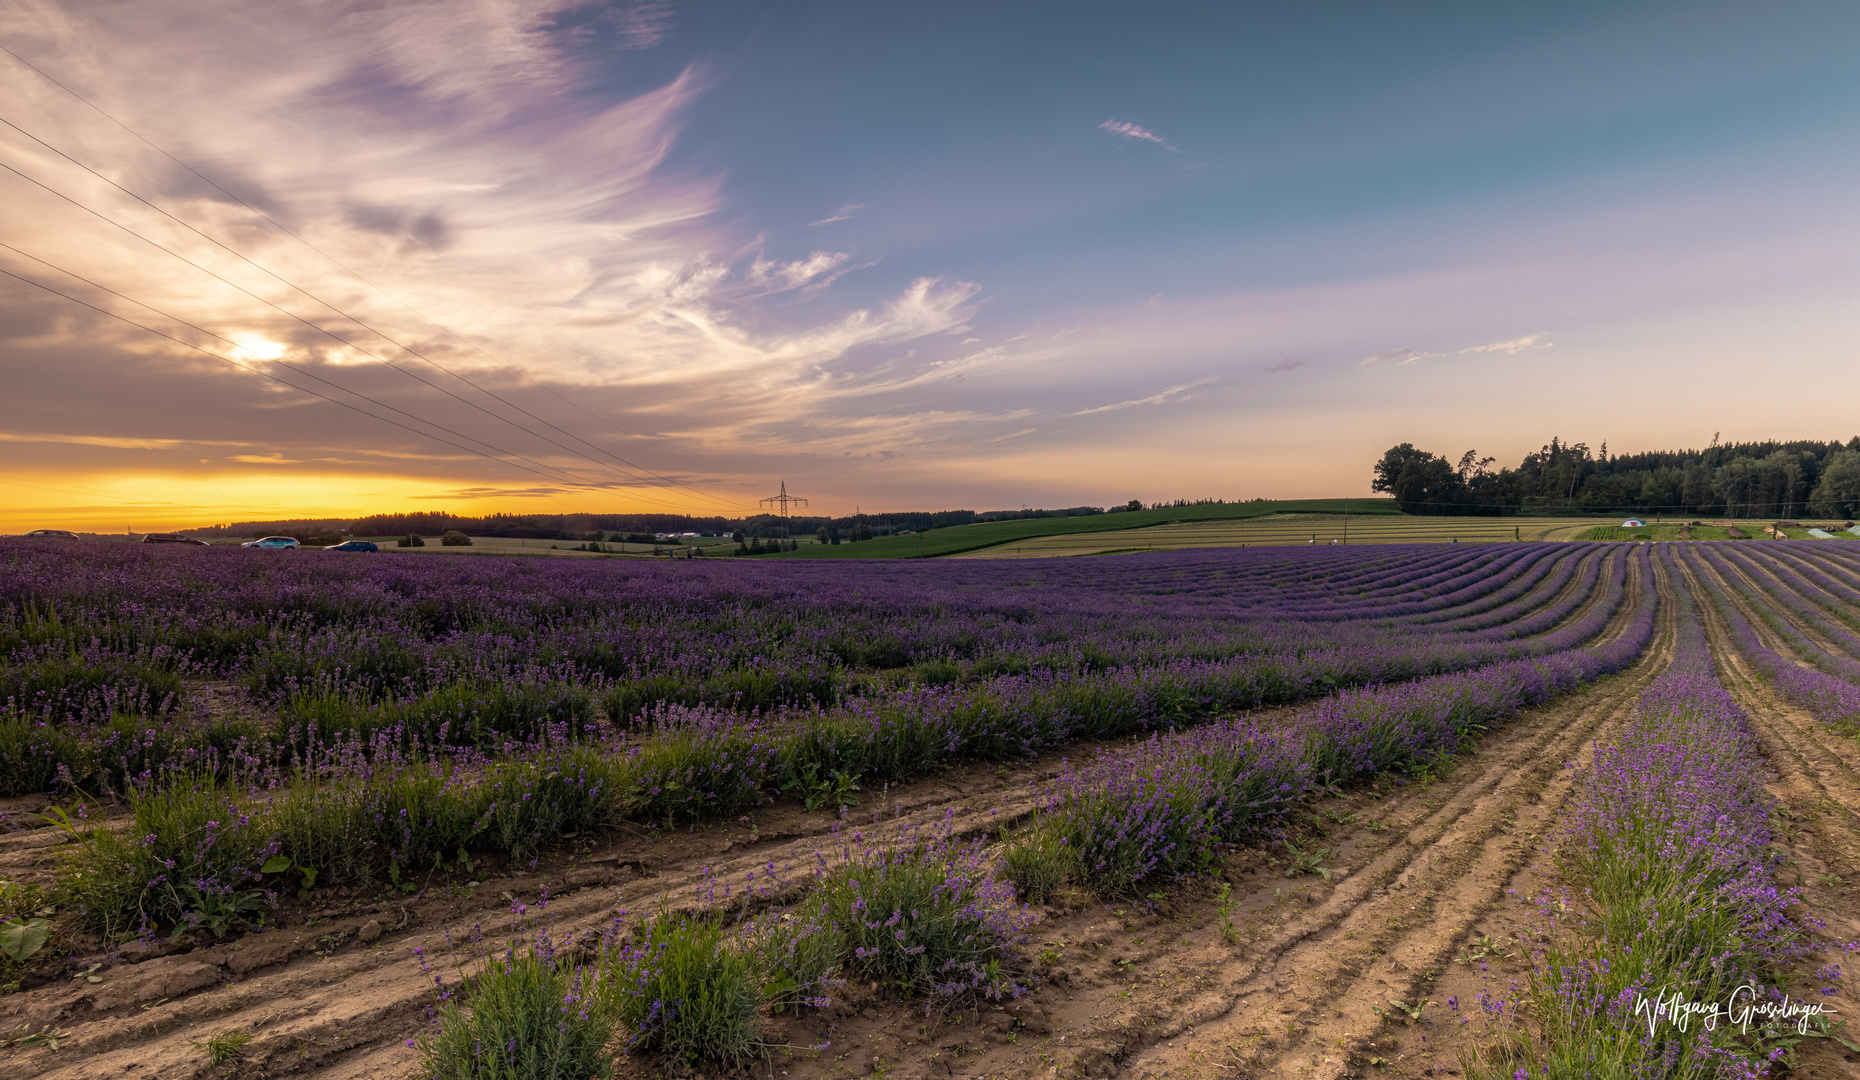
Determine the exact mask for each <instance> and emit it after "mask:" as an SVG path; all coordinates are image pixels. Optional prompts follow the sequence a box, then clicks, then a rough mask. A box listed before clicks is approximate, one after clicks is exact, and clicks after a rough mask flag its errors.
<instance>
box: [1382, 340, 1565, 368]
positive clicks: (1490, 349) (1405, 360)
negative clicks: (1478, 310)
mask: <svg viewBox="0 0 1860 1080" xmlns="http://www.w3.org/2000/svg"><path fill="white" fill-rule="evenodd" d="M1549 336H1550V335H1549V334H1545V333H1538V334H1527V335H1526V336H1524V337H1521V338H1512V339H1511V340H1510V341H1494V342H1491V343H1489V344H1486V345H1470V346H1468V347H1466V348H1464V349H1456V350H1454V351H1453V352H1422V351H1420V350H1418V349H1410V348H1401V349H1390V350H1388V351H1387V352H1379V353H1371V354H1370V355H1368V356H1365V357H1363V358H1362V359H1361V360H1359V361H1357V362H1356V366H1357V367H1359V368H1366V367H1375V366H1376V365H1377V364H1391V365H1393V366H1395V367H1407V366H1408V365H1410V364H1416V363H1419V362H1421V361H1422V360H1439V359H1441V358H1443V357H1448V356H1470V355H1474V354H1477V353H1504V354H1505V355H1506V356H1516V355H1518V354H1519V353H1521V352H1523V351H1524V350H1526V349H1548V348H1549V347H1550V346H1551V344H1552V343H1551V342H1549V341H1545V340H1544V339H1545V338H1547V337H1549Z"/></svg>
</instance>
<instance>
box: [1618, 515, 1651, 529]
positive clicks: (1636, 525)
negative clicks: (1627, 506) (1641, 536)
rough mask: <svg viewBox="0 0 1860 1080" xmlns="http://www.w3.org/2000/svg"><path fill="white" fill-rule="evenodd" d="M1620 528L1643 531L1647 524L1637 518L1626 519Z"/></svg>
mask: <svg viewBox="0 0 1860 1080" xmlns="http://www.w3.org/2000/svg"><path fill="white" fill-rule="evenodd" d="M1621 527H1622V528H1624V529H1644V528H1646V527H1647V523H1646V522H1644V521H1642V520H1641V519H1639V518H1628V519H1627V520H1626V521H1624V522H1622V523H1621Z"/></svg>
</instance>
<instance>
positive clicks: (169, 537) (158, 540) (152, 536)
mask: <svg viewBox="0 0 1860 1080" xmlns="http://www.w3.org/2000/svg"><path fill="white" fill-rule="evenodd" d="M142 542H143V543H145V544H195V545H198V546H200V547H212V546H213V545H212V544H209V543H207V542H206V541H205V540H196V539H194V538H193V537H191V536H176V535H175V534H174V533H149V534H148V535H147V536H144V537H143V538H142Z"/></svg>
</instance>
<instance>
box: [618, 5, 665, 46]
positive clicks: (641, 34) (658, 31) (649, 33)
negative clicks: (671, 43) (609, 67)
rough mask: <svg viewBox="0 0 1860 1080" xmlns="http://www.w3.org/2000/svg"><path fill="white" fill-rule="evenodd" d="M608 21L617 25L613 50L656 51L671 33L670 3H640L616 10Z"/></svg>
mask: <svg viewBox="0 0 1860 1080" xmlns="http://www.w3.org/2000/svg"><path fill="white" fill-rule="evenodd" d="M608 18H609V19H610V20H611V21H612V22H613V26H614V47H615V48H617V49H619V50H620V51H622V52H640V51H643V50H646V49H652V48H657V47H658V45H659V44H660V43H661V42H663V41H664V40H665V38H666V36H667V35H669V34H670V33H671V32H672V5H671V4H670V3H669V2H668V0H639V2H638V3H633V4H628V5H626V6H624V7H620V8H616V9H614V11H613V12H612V13H611V14H610V15H609V16H608Z"/></svg>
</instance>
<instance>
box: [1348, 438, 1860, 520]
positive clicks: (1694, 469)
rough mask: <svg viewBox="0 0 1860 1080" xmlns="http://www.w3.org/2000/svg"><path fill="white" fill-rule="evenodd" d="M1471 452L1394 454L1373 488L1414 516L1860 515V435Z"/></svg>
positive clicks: (1403, 448)
mask: <svg viewBox="0 0 1860 1080" xmlns="http://www.w3.org/2000/svg"><path fill="white" fill-rule="evenodd" d="M1495 460H1496V459H1494V458H1491V457H1480V456H1479V454H1478V453H1477V452H1476V451H1472V450H1468V451H1466V453H1464V454H1463V455H1461V456H1460V458H1459V460H1458V461H1454V460H1452V459H1449V458H1447V457H1444V456H1442V455H1438V454H1433V453H1429V452H1428V451H1425V450H1420V449H1416V448H1415V446H1414V444H1413V443H1401V444H1399V445H1397V446H1392V447H1390V448H1389V450H1388V452H1387V453H1385V454H1383V455H1382V458H1381V460H1379V461H1377V462H1376V463H1375V467H1374V472H1373V480H1372V483H1371V484H1370V487H1371V488H1372V489H1373V490H1375V491H1380V492H1386V493H1387V494H1389V495H1393V496H1394V497H1395V499H1396V501H1397V502H1399V503H1400V504H1401V508H1402V510H1403V511H1404V512H1406V513H1410V514H1468V515H1513V514H1539V513H1549V514H1554V513H1558V512H1567V513H1585V512H1587V513H1602V512H1613V511H1622V512H1632V513H1643V514H1674V515H1700V516H1704V515H1710V516H1714V517H1734V518H1787V517H1796V516H1798V515H1803V514H1807V515H1813V516H1816V517H1823V518H1841V519H1851V518H1854V517H1855V516H1857V515H1860V436H1855V437H1854V438H1851V439H1849V440H1848V441H1846V442H1844V443H1842V442H1815V441H1813V440H1801V441H1794V442H1773V441H1772V442H1750V443H1723V444H1721V443H1720V442H1719V441H1718V436H1716V435H1714V436H1712V441H1711V445H1710V446H1709V447H1706V448H1705V449H1703V450H1653V451H1647V452H1644V453H1636V454H1618V455H1610V454H1609V452H1608V444H1607V443H1605V442H1604V443H1603V444H1602V446H1601V449H1600V450H1598V451H1591V450H1590V449H1589V447H1588V445H1587V444H1586V443H1579V442H1577V443H1566V442H1563V441H1562V440H1561V439H1558V438H1552V439H1551V440H1550V441H1549V443H1547V444H1545V445H1544V447H1543V448H1542V449H1540V450H1537V451H1535V452H1534V453H1529V454H1526V455H1524V460H1523V461H1521V462H1519V463H1518V466H1517V467H1516V468H1502V467H1501V468H1499V469H1498V470H1497V471H1493V469H1492V467H1491V466H1492V465H1493V463H1494V462H1495Z"/></svg>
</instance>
